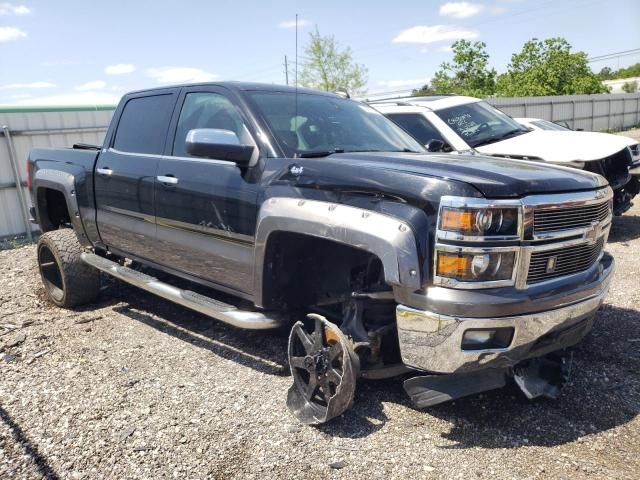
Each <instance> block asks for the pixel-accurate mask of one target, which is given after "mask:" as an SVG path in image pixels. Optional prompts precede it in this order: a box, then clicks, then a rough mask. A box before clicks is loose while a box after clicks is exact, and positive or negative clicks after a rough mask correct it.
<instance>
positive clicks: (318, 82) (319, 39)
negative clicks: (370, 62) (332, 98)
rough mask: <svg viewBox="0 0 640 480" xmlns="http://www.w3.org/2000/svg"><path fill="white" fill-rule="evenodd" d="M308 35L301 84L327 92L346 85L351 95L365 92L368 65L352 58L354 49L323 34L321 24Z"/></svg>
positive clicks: (343, 87)
mask: <svg viewBox="0 0 640 480" xmlns="http://www.w3.org/2000/svg"><path fill="white" fill-rule="evenodd" d="M309 36H310V39H309V44H308V45H307V47H306V48H305V54H306V57H307V61H306V62H305V63H304V65H303V66H302V72H301V74H300V84H301V85H302V86H304V87H310V88H317V89H319V90H325V91H327V92H335V91H337V90H339V89H345V90H347V91H348V92H349V93H350V94H351V95H354V94H362V93H364V87H365V85H366V84H367V69H366V68H365V67H364V65H360V64H358V63H356V62H355V61H354V60H353V58H352V56H351V49H350V48H348V47H347V48H345V49H343V50H341V49H340V46H339V44H338V42H336V40H335V38H334V37H333V35H326V36H322V35H320V32H319V31H318V27H316V28H315V30H314V31H313V32H311V33H310V34H309Z"/></svg>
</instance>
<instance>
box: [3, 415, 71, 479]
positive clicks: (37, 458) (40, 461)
mask: <svg viewBox="0 0 640 480" xmlns="http://www.w3.org/2000/svg"><path fill="white" fill-rule="evenodd" d="M0 420H1V421H2V422H4V423H5V424H6V425H7V427H9V430H10V431H11V434H12V435H13V438H14V440H15V441H16V443H17V444H18V445H20V447H21V448H22V449H23V450H24V454H25V455H26V456H28V457H29V458H30V459H31V460H32V461H33V464H34V465H35V467H36V468H37V469H38V472H39V473H40V476H41V478H46V479H47V480H57V479H58V478H60V477H58V475H57V474H56V472H55V471H54V470H53V467H52V466H51V465H49V463H48V462H47V460H46V458H44V457H43V456H42V454H41V453H40V452H39V451H38V448H37V447H36V446H35V445H34V444H33V443H31V440H29V437H27V435H26V434H25V433H24V432H23V431H22V429H21V428H20V426H19V425H18V424H17V423H16V422H15V421H14V420H13V418H11V416H10V415H9V413H8V412H7V411H6V410H5V409H4V408H2V406H0Z"/></svg>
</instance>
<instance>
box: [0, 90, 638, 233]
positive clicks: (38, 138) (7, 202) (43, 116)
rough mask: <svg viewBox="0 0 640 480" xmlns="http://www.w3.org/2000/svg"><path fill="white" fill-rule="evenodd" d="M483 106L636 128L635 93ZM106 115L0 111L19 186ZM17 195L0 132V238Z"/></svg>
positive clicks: (497, 101)
mask: <svg viewBox="0 0 640 480" xmlns="http://www.w3.org/2000/svg"><path fill="white" fill-rule="evenodd" d="M488 101H489V102H490V103H491V104H493V105H495V106H496V107H498V108H500V109H501V110H503V111H504V112H505V113H507V114H508V115H511V116H512V117H536V118H544V119H546V120H551V121H566V122H568V123H569V125H570V126H571V127H572V128H582V129H584V130H610V129H618V130H620V129H625V128H630V127H634V126H638V125H640V93H629V94H610V95H567V96H559V97H519V98H492V99H489V100H488ZM112 114H113V108H112V107H97V108H94V109H88V108H62V109H59V108H58V109H56V108H25V109H18V108H17V109H7V108H5V109H0V126H3V125H5V126H7V127H8V128H9V130H10V132H11V138H12V140H13V144H14V150H15V155H16V162H17V164H18V172H19V174H20V176H21V178H20V181H21V182H22V183H23V184H24V182H25V162H26V160H27V156H28V155H29V150H31V148H33V147H70V146H71V145H73V144H74V143H92V144H101V143H102V139H103V137H104V134H105V132H106V127H107V125H108V124H109V121H110V120H111V116H112ZM22 188H23V191H25V193H26V189H25V188H24V187H22ZM17 193H18V192H17V190H16V188H15V179H14V175H13V170H12V168H11V161H10V157H9V149H8V143H7V139H6V138H5V136H4V135H2V132H0V239H2V238H6V237H10V236H14V235H20V234H24V233H25V232H26V226H25V223H24V220H23V215H22V212H21V206H20V201H19V198H18V195H17ZM26 197H27V201H30V200H29V199H28V195H27V196H26Z"/></svg>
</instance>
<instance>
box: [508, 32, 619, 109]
mask: <svg viewBox="0 0 640 480" xmlns="http://www.w3.org/2000/svg"><path fill="white" fill-rule="evenodd" d="M496 91H497V93H498V95H501V96H507V97H518V96H537V95H571V94H590V93H606V92H608V88H607V87H606V86H604V85H603V84H602V81H601V80H600V78H598V76H597V75H596V74H595V73H593V72H592V71H591V69H590V68H589V64H588V63H587V54H586V53H584V52H575V53H572V52H571V45H570V44H569V42H567V41H566V40H565V39H564V38H559V37H558V38H548V39H546V40H542V41H541V40H538V39H537V38H533V39H531V40H529V41H528V42H526V43H525V44H524V46H523V47H522V51H520V53H515V54H513V55H512V56H511V63H510V64H509V65H508V66H507V72H506V73H504V74H502V75H500V76H499V77H498V81H497V85H496Z"/></svg>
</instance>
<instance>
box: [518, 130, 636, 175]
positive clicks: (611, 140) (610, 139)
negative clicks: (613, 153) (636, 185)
mask: <svg viewBox="0 0 640 480" xmlns="http://www.w3.org/2000/svg"><path fill="white" fill-rule="evenodd" d="M514 120H515V121H516V122H518V123H519V124H521V125H523V126H525V127H527V128H528V129H530V130H564V131H566V130H570V129H569V128H568V127H564V126H562V125H560V124H558V123H555V122H550V121H548V120H542V119H541V118H514ZM585 133H587V134H593V135H590V138H591V139H593V141H597V142H602V143H606V144H608V145H611V148H612V149H616V148H621V147H622V148H624V146H627V147H628V148H629V150H630V151H631V159H632V163H631V167H630V168H629V172H630V173H631V175H633V176H634V177H635V178H636V182H637V181H640V143H638V141H637V140H636V139H634V138H629V137H625V136H624V135H612V134H610V133H596V132H585ZM583 138H587V137H583Z"/></svg>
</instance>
